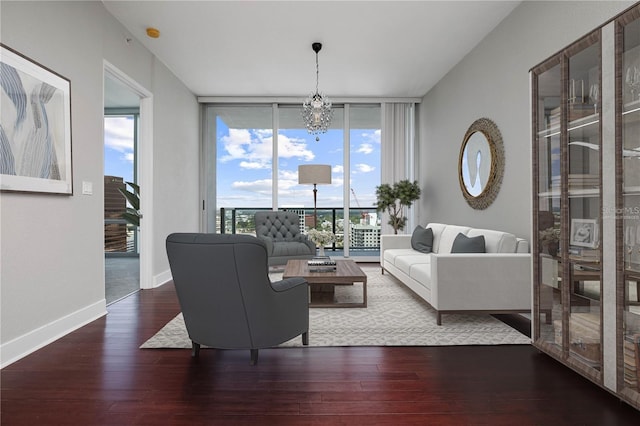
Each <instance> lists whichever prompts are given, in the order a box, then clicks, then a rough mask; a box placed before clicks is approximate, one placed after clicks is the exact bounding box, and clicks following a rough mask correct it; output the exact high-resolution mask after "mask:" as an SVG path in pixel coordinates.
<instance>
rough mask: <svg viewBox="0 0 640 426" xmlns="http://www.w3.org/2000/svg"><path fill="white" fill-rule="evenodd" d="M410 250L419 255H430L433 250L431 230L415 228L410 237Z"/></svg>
mask: <svg viewBox="0 0 640 426" xmlns="http://www.w3.org/2000/svg"><path fill="white" fill-rule="evenodd" d="M411 248H412V249H414V250H417V251H419V252H420V253H431V249H432V248H433V230H432V229H431V228H426V229H425V228H423V227H422V226H420V225H418V226H416V229H414V230H413V234H412V235H411Z"/></svg>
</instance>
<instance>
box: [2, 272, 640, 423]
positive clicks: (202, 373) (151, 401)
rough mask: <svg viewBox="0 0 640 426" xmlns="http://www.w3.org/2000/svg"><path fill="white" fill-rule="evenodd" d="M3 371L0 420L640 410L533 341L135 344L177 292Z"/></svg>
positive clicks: (162, 317)
mask: <svg viewBox="0 0 640 426" xmlns="http://www.w3.org/2000/svg"><path fill="white" fill-rule="evenodd" d="M108 311H109V314H108V315H107V316H106V317H105V318H101V319H99V320H97V321H94V322H92V323H91V324H89V325H87V326H85V327H83V328H81V329H79V330H77V331H76V332H74V333H71V334H69V335H67V336H65V337H63V338H61V339H59V340H58V341H56V342H54V343H52V344H50V345H48V346H46V347H44V348H42V349H41V350H39V351H37V352H35V353H33V354H31V355H29V356H27V357H25V358H24V359H22V360H20V361H18V362H16V363H14V364H12V365H10V366H8V367H6V368H4V369H3V370H2V371H1V372H0V386H1V396H0V398H1V406H0V423H1V424H2V425H5V424H6V425H30V426H31V425H80V424H82V425H183V424H185V425H187V424H188V425H216V424H221V425H229V424H232V425H235V424H238V425H245V424H246V425H298V424H300V425H320V424H323V425H324V424H330V425H333V424H336V425H340V424H345V425H346V424H349V425H425V424H428V425H509V426H513V425H518V426H523V425H598V426H601V425H617V426H619V425H634V426H638V425H640V412H639V411H637V410H635V409H633V408H631V407H630V406H629V405H627V404H625V403H623V402H620V401H619V400H618V399H617V398H616V397H615V396H613V395H611V394H609V393H608V392H606V391H604V390H602V389H601V388H599V387H598V386H596V385H594V384H592V383H590V382H589V381H587V380H586V379H583V378H582V377H580V376H579V375H577V374H576V373H573V372H572V371H570V370H569V369H567V368H565V367H564V366H562V365H560V364H559V363H557V362H556V361H554V360H552V359H551V358H549V357H548V356H546V355H544V354H541V353H539V352H538V351H537V350H536V349H535V348H533V347H532V346H528V345H513V346H511V345H505V346H452V347H386V348H383V347H353V348H280V349H267V350H261V351H260V359H259V363H258V365H257V366H251V365H249V351H229V350H227V351H221V350H212V349H203V350H202V351H201V355H200V358H199V359H192V358H191V357H190V350H182V349H145V350H143V349H138V347H139V346H140V345H141V344H142V343H143V342H144V341H145V340H147V339H148V338H149V337H151V336H152V335H153V334H154V333H156V332H157V331H158V330H159V329H160V328H161V327H162V326H164V325H165V324H166V323H167V322H168V321H169V320H171V319H172V318H173V317H174V316H175V315H176V314H177V313H178V312H179V306H178V302H177V299H176V296H175V291H174V288H173V286H172V285H171V284H167V285H164V286H162V287H160V288H157V289H154V290H143V291H141V292H139V293H136V294H134V295H132V296H129V297H127V298H125V299H123V300H121V301H119V302H117V303H114V304H112V305H110V306H109V307H108Z"/></svg>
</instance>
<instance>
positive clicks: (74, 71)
mask: <svg viewBox="0 0 640 426" xmlns="http://www.w3.org/2000/svg"><path fill="white" fill-rule="evenodd" d="M0 19H1V21H0V29H1V33H0V36H1V40H2V43H4V44H6V45H7V46H9V47H11V48H13V49H15V50H17V51H19V52H20V53H22V54H24V55H26V56H28V57H30V58H31V59H33V60H35V61H37V62H39V63H41V64H43V65H45V66H47V67H49V68H51V69H53V70H54V71H56V72H58V73H60V74H62V75H63V76H65V77H66V78H68V79H70V81H71V106H72V112H71V114H72V150H73V153H72V157H73V187H74V194H73V195H72V196H64V195H48V194H19V193H8V192H7V193H2V194H0V208H1V213H0V237H1V247H0V249H1V258H0V318H1V320H0V323H1V325H0V327H1V328H0V344H1V346H0V356H1V358H0V364H2V365H3V366H4V365H6V364H7V363H10V362H12V361H14V360H16V359H18V358H19V357H21V356H23V355H25V354H27V353H29V352H30V351H32V350H34V349H36V348H38V347H40V346H42V345H44V344H46V343H48V342H50V341H52V340H53V339H55V338H57V337H59V336H62V335H64V334H66V333H67V332H69V331H71V330H73V329H75V328H77V327H79V326H81V325H83V324H84V323H86V322H89V321H91V320H93V319H95V318H97V317H99V316H102V315H104V314H105V313H106V310H105V300H104V253H103V247H104V242H103V216H104V214H103V204H104V201H103V186H102V182H103V163H104V160H103V150H104V147H103V68H104V65H103V61H104V60H107V61H108V62H110V63H111V64H113V65H114V66H116V67H117V68H119V69H120V70H121V71H123V72H124V73H126V74H127V75H128V76H129V77H131V78H132V79H134V80H135V81H136V82H137V83H139V84H140V85H141V86H143V87H144V88H145V89H147V90H148V91H149V92H151V93H152V94H153V99H154V105H153V109H154V111H153V116H154V125H153V133H154V139H153V152H154V156H153V162H154V168H153V170H154V174H153V179H154V182H153V185H154V194H153V200H154V203H153V217H154V222H153V229H151V230H149V232H151V233H152V235H153V236H154V240H153V256H154V257H153V262H152V265H153V266H152V268H153V272H152V273H153V275H154V277H165V276H167V271H168V263H167V260H166V255H165V253H164V238H165V237H166V235H167V234H168V233H169V232H172V231H174V230H189V231H197V230H198V210H197V208H194V206H197V205H198V197H199V195H198V185H199V175H198V165H199V163H198V153H199V148H198V147H199V113H198V111H199V108H198V104H197V100H196V98H195V96H194V95H193V94H192V93H190V92H189V91H188V90H187V89H186V87H184V85H183V84H182V83H181V82H180V81H178V80H177V79H176V78H175V77H174V76H173V75H172V74H171V72H170V71H169V70H167V68H166V67H165V66H164V65H162V64H161V63H160V62H159V61H158V60H157V59H156V58H155V57H154V56H153V55H152V54H151V53H150V52H149V51H147V50H146V49H145V48H144V47H143V46H142V45H141V44H140V43H139V42H138V41H136V40H133V42H132V43H130V44H127V43H125V38H126V37H131V34H129V33H128V32H127V31H126V30H125V29H124V27H122V26H121V25H120V24H119V23H118V22H117V21H116V20H115V19H114V18H113V17H112V16H111V15H110V14H109V13H108V12H107V11H106V10H105V9H104V7H103V5H102V3H101V2H96V1H86V2H48V1H46V2H10V1H2V3H0ZM83 181H89V182H93V188H94V193H93V195H82V194H81V188H82V182H83ZM143 190H144V188H143ZM176 206H185V208H184V209H181V208H176ZM158 281H159V280H156V282H158Z"/></svg>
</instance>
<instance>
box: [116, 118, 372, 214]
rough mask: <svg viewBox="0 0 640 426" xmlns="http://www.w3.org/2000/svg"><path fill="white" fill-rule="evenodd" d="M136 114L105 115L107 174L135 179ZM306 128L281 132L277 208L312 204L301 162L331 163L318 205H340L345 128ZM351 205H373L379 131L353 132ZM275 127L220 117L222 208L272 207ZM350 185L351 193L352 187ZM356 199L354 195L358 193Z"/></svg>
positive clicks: (354, 206) (351, 134)
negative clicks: (301, 180)
mask: <svg viewBox="0 0 640 426" xmlns="http://www.w3.org/2000/svg"><path fill="white" fill-rule="evenodd" d="M133 126H134V121H133V118H132V117H126V116H111V117H109V116H108V117H105V144H104V145H105V148H104V156H105V172H104V174H105V175H109V176H119V177H122V178H124V180H125V182H131V181H133V170H134V169H133V160H134V154H133V153H134V148H133ZM319 138H320V140H319V141H316V140H315V135H310V134H309V133H308V132H307V131H306V130H305V129H280V130H279V134H278V143H279V146H278V154H279V156H278V192H279V199H278V201H279V207H280V208H284V207H305V208H313V186H311V185H298V166H299V165H301V164H328V165H330V166H331V170H332V173H331V180H332V183H331V185H318V188H317V189H318V192H317V198H318V207H342V206H343V188H344V186H343V185H344V180H345V178H344V170H345V167H344V146H343V145H344V144H343V131H342V129H340V130H337V129H331V130H329V131H328V132H327V133H324V134H321V135H319ZM350 139H351V151H350V160H351V161H350V163H351V185H350V189H349V197H350V205H351V208H352V209H357V208H358V203H359V205H360V206H362V207H373V206H374V205H375V191H376V186H378V185H380V129H352V130H351V132H350ZM272 141H273V131H272V129H229V128H228V126H227V125H226V124H225V123H224V122H223V121H222V120H221V119H220V118H218V120H217V156H218V159H217V163H218V164H217V195H218V207H226V208H229V207H266V208H270V207H271V198H272V197H271V194H272V180H271V173H272V164H273V161H272ZM351 188H352V189H353V191H351ZM354 192H355V194H356V195H355V196H356V197H357V201H356V198H355V197H354V194H353V193H354Z"/></svg>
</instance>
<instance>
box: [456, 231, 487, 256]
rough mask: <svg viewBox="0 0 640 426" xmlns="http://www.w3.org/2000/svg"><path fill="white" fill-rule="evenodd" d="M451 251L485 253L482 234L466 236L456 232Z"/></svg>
mask: <svg viewBox="0 0 640 426" xmlns="http://www.w3.org/2000/svg"><path fill="white" fill-rule="evenodd" d="M451 253H486V250H485V244H484V235H478V236H477V237H467V236H466V235H464V234H462V233H460V234H458V235H457V236H456V239H455V240H454V241H453V246H452V247H451Z"/></svg>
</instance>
